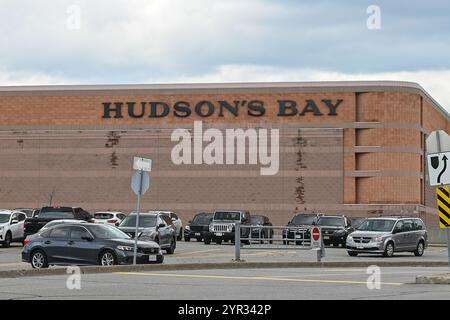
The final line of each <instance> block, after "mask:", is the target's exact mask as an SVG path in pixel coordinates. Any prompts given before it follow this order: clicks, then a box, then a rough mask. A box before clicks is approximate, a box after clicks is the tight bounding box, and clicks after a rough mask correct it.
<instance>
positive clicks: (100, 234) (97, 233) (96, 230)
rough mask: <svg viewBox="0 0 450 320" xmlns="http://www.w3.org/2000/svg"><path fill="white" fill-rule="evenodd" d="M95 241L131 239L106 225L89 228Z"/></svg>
mask: <svg viewBox="0 0 450 320" xmlns="http://www.w3.org/2000/svg"><path fill="white" fill-rule="evenodd" d="M89 231H91V232H92V234H93V235H94V237H95V238H96V239H131V238H130V237H129V236H128V235H127V234H126V233H124V232H122V231H120V230H119V229H117V228H116V227H113V226H108V225H98V226H89Z"/></svg>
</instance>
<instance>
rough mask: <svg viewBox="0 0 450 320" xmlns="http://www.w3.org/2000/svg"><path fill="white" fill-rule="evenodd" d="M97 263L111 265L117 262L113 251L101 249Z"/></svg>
mask: <svg viewBox="0 0 450 320" xmlns="http://www.w3.org/2000/svg"><path fill="white" fill-rule="evenodd" d="M98 264H99V265H101V266H113V265H116V264H117V258H116V255H115V254H114V252H112V251H111V250H106V251H103V252H102V253H101V254H100V257H99V263H98Z"/></svg>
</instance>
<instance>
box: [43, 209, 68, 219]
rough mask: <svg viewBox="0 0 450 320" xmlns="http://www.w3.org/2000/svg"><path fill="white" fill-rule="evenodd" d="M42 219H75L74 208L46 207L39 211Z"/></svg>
mask: <svg viewBox="0 0 450 320" xmlns="http://www.w3.org/2000/svg"><path fill="white" fill-rule="evenodd" d="M39 218H41V219H54V218H58V219H73V218H74V215H73V210H72V208H67V209H66V208H44V209H42V210H41V212H40V213H39Z"/></svg>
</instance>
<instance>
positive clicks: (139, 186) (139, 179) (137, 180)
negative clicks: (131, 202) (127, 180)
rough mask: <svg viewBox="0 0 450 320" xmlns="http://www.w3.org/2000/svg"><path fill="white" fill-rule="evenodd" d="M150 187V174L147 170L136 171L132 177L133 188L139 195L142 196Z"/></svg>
mask: <svg viewBox="0 0 450 320" xmlns="http://www.w3.org/2000/svg"><path fill="white" fill-rule="evenodd" d="M148 188H150V176H149V175H148V173H147V172H145V171H144V172H143V171H136V172H135V173H134V174H133V176H132V177H131V189H132V190H133V192H134V193H135V194H136V195H137V196H142V195H143V194H144V193H146V192H147V190H148Z"/></svg>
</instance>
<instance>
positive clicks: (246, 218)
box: [203, 210, 251, 244]
mask: <svg viewBox="0 0 450 320" xmlns="http://www.w3.org/2000/svg"><path fill="white" fill-rule="evenodd" d="M237 221H239V222H240V224H241V225H244V226H249V225H250V224H251V222H250V213H249V212H248V211H233V210H230V211H226V210H224V211H216V212H214V216H213V220H212V221H211V224H210V225H209V231H208V233H205V235H204V239H203V241H204V243H205V244H210V243H211V241H214V242H215V243H217V244H221V243H222V241H231V242H233V243H234V239H235V232H234V230H235V223H236V222H237ZM249 237H250V228H242V229H241V238H249ZM242 242H243V243H247V244H248V243H249V240H245V241H242Z"/></svg>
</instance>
